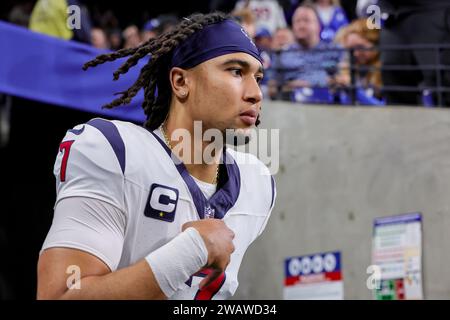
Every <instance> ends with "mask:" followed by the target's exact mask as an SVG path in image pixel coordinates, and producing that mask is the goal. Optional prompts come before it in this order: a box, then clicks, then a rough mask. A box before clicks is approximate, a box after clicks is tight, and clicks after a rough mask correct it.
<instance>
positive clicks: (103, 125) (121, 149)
mask: <svg viewBox="0 0 450 320" xmlns="http://www.w3.org/2000/svg"><path fill="white" fill-rule="evenodd" d="M87 124H88V125H90V126H93V127H94V128H97V129H98V130H99V131H100V132H101V133H102V134H103V135H104V136H105V138H106V139H107V140H108V142H109V144H110V145H111V147H112V148H113V150H114V153H115V154H116V157H117V160H118V161H119V164H120V168H121V169H122V173H125V144H124V142H123V140H122V137H121V136H120V133H119V130H117V127H116V126H115V125H114V124H113V123H112V122H111V121H108V120H104V119H92V120H90V121H89V122H88V123H87Z"/></svg>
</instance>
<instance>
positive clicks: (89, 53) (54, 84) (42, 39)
mask: <svg viewBox="0 0 450 320" xmlns="http://www.w3.org/2000/svg"><path fill="white" fill-rule="evenodd" d="M0 39H1V43H2V50H1V51H0V93H5V94H9V95H13V96H18V97H21V98H26V99H30V100H35V101H39V102H44V103H49V104H54V105H57V106H63V107H69V108H73V109H77V110H81V111H86V112H92V113H97V114H100V115H106V116H108V117H112V118H115V119H122V120H129V121H135V122H139V123H142V122H143V121H144V120H145V115H144V111H143V110H142V108H141V105H142V101H143V92H142V90H141V91H140V93H139V94H138V95H137V96H136V97H135V98H134V99H133V101H132V103H131V104H130V105H128V106H121V107H117V108H115V109H111V110H109V109H102V108H101V106H102V105H104V104H107V103H109V102H110V101H112V100H113V99H115V98H117V97H118V96H117V95H114V93H115V92H119V91H125V90H126V89H127V88H128V87H129V86H131V85H132V84H133V82H134V81H135V80H136V79H137V77H138V75H139V71H140V69H141V68H142V67H143V66H144V65H145V63H146V62H147V61H148V59H143V60H145V61H140V62H139V63H138V64H137V65H136V66H134V67H133V68H132V69H131V70H130V71H129V72H128V73H127V74H125V75H122V76H121V78H120V79H119V80H118V81H113V80H112V78H113V75H112V74H113V72H114V71H115V70H116V69H117V68H118V67H119V66H120V65H121V64H122V63H124V62H125V60H126V59H125V58H123V59H119V60H116V61H113V62H108V63H106V64H103V65H99V66H97V67H95V68H92V69H88V70H87V71H83V70H82V69H81V67H82V66H83V64H84V63H85V62H87V61H89V60H92V59H94V58H95V57H96V56H97V55H99V54H102V53H105V52H107V51H101V50H98V49H96V48H93V47H91V46H89V45H85V44H82V43H78V42H74V41H67V40H62V39H58V38H55V37H51V36H47V35H44V34H39V33H35V32H32V31H30V30H28V29H26V28H23V27H19V26H15V25H12V24H9V23H5V22H2V21H0Z"/></svg>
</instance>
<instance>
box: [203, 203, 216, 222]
mask: <svg viewBox="0 0 450 320" xmlns="http://www.w3.org/2000/svg"><path fill="white" fill-rule="evenodd" d="M214 211H215V210H214V209H212V208H211V207H210V206H209V205H207V206H206V207H205V219H212V218H214Z"/></svg>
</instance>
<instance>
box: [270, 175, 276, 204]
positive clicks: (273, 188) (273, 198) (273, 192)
mask: <svg viewBox="0 0 450 320" xmlns="http://www.w3.org/2000/svg"><path fill="white" fill-rule="evenodd" d="M270 182H271V184H272V201H271V202H270V209H272V206H273V201H274V200H275V179H274V178H273V176H270Z"/></svg>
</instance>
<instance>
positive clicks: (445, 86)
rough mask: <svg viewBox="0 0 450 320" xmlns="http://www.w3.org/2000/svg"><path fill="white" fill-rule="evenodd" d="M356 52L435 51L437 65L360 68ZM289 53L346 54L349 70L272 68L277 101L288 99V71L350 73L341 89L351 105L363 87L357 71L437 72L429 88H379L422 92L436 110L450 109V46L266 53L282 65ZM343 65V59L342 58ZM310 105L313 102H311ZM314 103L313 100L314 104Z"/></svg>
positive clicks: (325, 65)
mask: <svg viewBox="0 0 450 320" xmlns="http://www.w3.org/2000/svg"><path fill="white" fill-rule="evenodd" d="M357 50H362V51H374V52H377V53H380V54H382V53H383V52H387V51H423V50H428V51H430V50H432V51H433V52H434V57H435V63H431V64H423V65H420V64H410V65H403V64H398V65H395V64H389V65H380V66H368V65H358V64H357V63H356V61H355V57H354V53H355V51H357ZM445 50H448V53H444V51H445ZM286 52H298V54H299V55H302V54H304V53H305V52H308V54H314V53H315V52H317V53H319V52H322V53H323V52H336V53H340V54H341V55H342V57H344V56H345V55H347V57H348V62H349V65H348V66H346V67H342V66H340V65H339V64H338V63H336V64H335V65H334V66H330V63H329V62H327V61H325V62H324V61H320V63H319V64H317V65H304V66H302V67H301V68H291V67H285V66H283V67H279V66H275V67H272V70H273V71H274V73H275V76H274V79H273V80H275V81H277V94H276V95H275V96H274V97H272V98H274V99H275V100H278V99H283V100H286V99H285V97H286V95H283V94H282V87H283V85H284V84H285V83H283V81H280V80H279V79H282V78H283V77H282V75H283V74H284V73H286V72H289V71H301V70H303V69H302V68H304V70H307V69H314V68H315V69H323V70H325V71H327V73H328V74H329V75H334V74H336V73H338V72H339V71H342V70H347V71H349V73H350V83H349V84H347V85H345V86H342V87H341V88H339V89H341V90H347V91H348V92H349V93H350V103H349V104H350V105H357V104H358V100H357V99H356V96H357V90H358V89H361V86H360V85H358V84H357V81H356V79H357V73H358V72H368V71H379V72H384V71H394V72H395V71H397V72H406V71H414V72H425V71H427V72H434V77H433V80H434V81H435V85H431V86H429V85H428V86H427V85H420V86H405V85H401V84H399V85H384V84H382V85H381V87H380V91H381V92H382V94H383V95H384V94H386V93H388V92H403V93H419V94H423V95H424V97H425V95H433V96H434V97H435V100H436V101H434V102H433V103H431V102H430V105H428V106H436V107H445V106H447V107H448V106H450V105H449V102H448V101H447V100H448V99H447V100H446V99H444V94H445V93H450V83H448V82H449V80H447V81H445V78H447V79H450V61H449V62H448V63H444V61H443V60H444V59H443V56H444V55H445V54H447V56H446V57H450V44H415V45H384V46H374V47H371V48H359V47H358V48H350V49H346V48H342V47H325V48H314V49H310V50H308V51H305V50H302V49H289V50H277V51H266V53H267V54H268V55H269V56H271V57H272V60H273V61H278V63H276V65H277V64H278V65H279V64H280V63H279V61H280V55H281V54H283V53H286ZM340 62H342V59H340ZM314 89H328V90H335V89H336V88H333V87H332V86H330V85H322V86H321V85H315V86H314ZM309 102H311V101H309ZM312 102H314V101H312ZM324 103H330V101H327V100H326V101H324Z"/></svg>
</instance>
